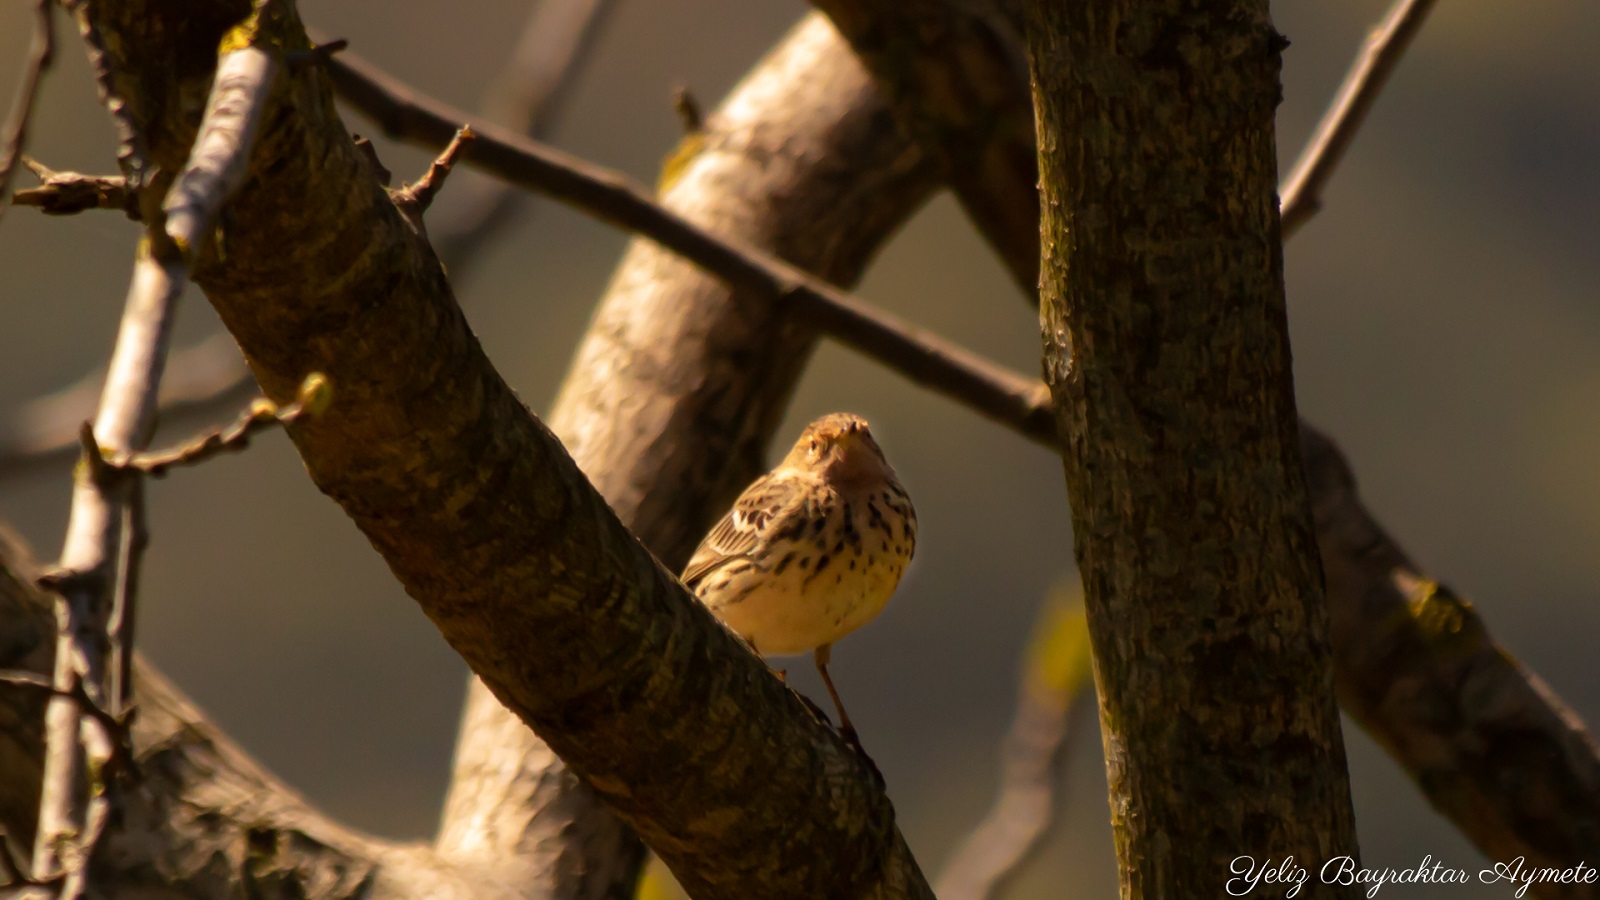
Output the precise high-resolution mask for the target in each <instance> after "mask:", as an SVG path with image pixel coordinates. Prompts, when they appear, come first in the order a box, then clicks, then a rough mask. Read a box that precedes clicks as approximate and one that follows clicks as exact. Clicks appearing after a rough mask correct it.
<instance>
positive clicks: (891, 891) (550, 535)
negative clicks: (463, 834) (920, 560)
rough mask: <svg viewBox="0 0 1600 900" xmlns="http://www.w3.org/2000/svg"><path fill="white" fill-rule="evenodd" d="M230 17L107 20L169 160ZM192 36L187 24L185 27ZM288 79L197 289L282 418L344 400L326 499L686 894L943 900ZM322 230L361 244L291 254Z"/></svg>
mask: <svg viewBox="0 0 1600 900" xmlns="http://www.w3.org/2000/svg"><path fill="white" fill-rule="evenodd" d="M213 6H214V5H199V4H192V3H174V2H159V0H152V2H150V3H148V4H119V5H116V6H115V7H114V8H107V7H94V8H92V9H91V10H90V14H91V16H93V17H94V18H96V20H97V23H98V25H99V26H100V28H101V29H102V31H103V33H105V34H106V35H107V36H108V37H110V36H112V35H115V36H116V40H114V41H113V40H107V42H106V44H107V46H108V47H117V48H129V50H128V51H124V55H122V56H119V57H117V58H115V59H114V60H113V66H114V68H115V69H116V70H117V75H118V79H117V80H118V81H120V83H123V84H125V85H127V86H128V87H127V93H126V96H125V100H126V103H127V108H128V110H129V112H130V115H131V117H132V120H133V121H134V122H135V123H137V124H138V125H139V126H140V131H141V133H142V134H144V135H145V136H146V139H147V140H148V142H149V147H150V153H151V161H152V162H153V163H154V164H156V165H161V166H163V167H165V166H167V165H170V164H171V163H170V160H171V158H172V157H173V156H174V155H175V154H176V153H177V152H178V149H179V147H180V146H181V145H180V144H178V143H176V142H175V141H172V140H171V139H170V138H169V135H177V134H182V133H183V126H182V125H181V123H178V122H174V121H172V120H170V119H167V118H165V116H170V115H176V114H178V111H179V110H181V108H182V104H180V103H177V102H175V100H174V98H173V97H172V96H169V95H167V94H166V93H164V91H166V90H168V89H175V90H181V89H182V87H181V81H178V82H175V81H174V80H173V79H171V78H169V77H167V76H166V75H165V74H164V73H162V72H160V71H153V69H154V68H156V67H158V66H159V64H158V63H157V62H156V61H157V60H168V59H172V58H175V57H183V56H185V55H188V56H192V53H189V54H185V53H183V52H180V49H179V47H177V46H174V45H173V44H172V43H170V42H172V41H174V40H179V41H184V40H188V41H201V40H203V39H204V27H205V23H206V22H207V21H209V20H210V19H212V18H213V17H223V16H226V15H227V13H228V12H229V10H228V9H227V8H223V9H215V8H213ZM275 9H276V7H275ZM286 14H288V15H292V14H293V13H292V10H288V11H287V12H286ZM174 16H187V18H185V19H184V21H185V26H186V27H185V28H184V29H183V30H181V31H180V30H177V29H171V28H168V27H167V25H168V24H169V23H170V22H171V21H172V18H173V17H174ZM275 28H276V25H274V29H275ZM271 33H272V39H273V40H276V41H278V42H280V45H282V46H288V47H291V48H293V47H298V46H304V45H305V44H306V43H307V42H306V41H305V40H304V38H303V36H301V35H299V34H297V33H296V32H295V31H294V30H292V29H291V30H286V31H281V32H280V31H275V30H273V31H272V32H271ZM133 48H137V52H136V53H135V52H130V51H131V50H132V49H133ZM339 61H340V60H338V59H335V60H333V61H332V63H334V64H337V63H338V62H339ZM180 74H186V77H193V78H199V77H203V76H204V73H203V72H193V73H180ZM291 74H292V77H287V78H284V79H281V80H280V81H281V89H280V91H279V92H278V96H277V100H276V102H277V103H279V104H281V107H280V109H281V110H282V114H279V115H274V116H273V117H272V119H271V127H270V128H269V129H267V130H266V132H265V133H264V135H263V138H262V141H261V143H260V145H259V149H258V153H257V158H256V159H255V160H254V163H253V165H254V166H255V168H254V169H253V172H254V174H255V177H254V178H252V179H251V180H250V182H249V183H248V184H247V186H246V188H245V189H244V190H243V191H241V192H240V194H239V195H238V197H237V198H236V200H235V201H234V204H233V206H232V208H231V209H232V214H233V220H234V222H235V223H236V224H235V227H234V229H233V231H232V233H230V235H229V244H228V254H227V265H226V266H222V265H208V266H206V267H205V269H204V271H202V272H199V273H197V277H196V281H197V283H199V284H201V285H202V286H203V287H205V288H206V290H207V293H208V297H209V298H210V299H211V301H212V302H213V305H214V306H215V307H216V308H217V311H218V313H219V315H220V316H221V318H222V320H223V322H224V324H225V325H227V327H228V328H229V330H230V331H231V332H232V333H233V334H234V335H235V337H236V338H237V339H238V340H239V342H240V344H241V346H242V347H243V348H244V349H245V350H246V355H247V357H248V359H249V360H250V363H251V366H252V368H253V370H254V371H255V372H256V375H257V380H258V382H260V383H261V384H262V386H263V389H264V391H265V393H266V395H267V396H268V397H269V398H283V397H285V396H286V395H287V394H288V393H289V392H290V391H291V390H292V385H293V384H294V383H295V382H297V381H298V378H299V377H300V375H299V374H295V375H291V374H290V373H291V372H296V373H304V372H306V371H325V372H326V373H327V375H328V377H329V379H330V380H331V381H332V383H333V384H334V385H335V386H336V388H337V390H338V391H339V396H340V405H339V407H338V409H339V410H340V412H339V414H335V415H329V416H324V417H320V418H317V419H314V420H311V421H307V422H301V423H298V424H296V425H295V426H293V427H291V428H290V429H289V434H290V436H291V438H292V439H293V440H294V442H295V443H296V445H297V446H298V448H299V450H300V452H301V455H302V457H303V458H304V459H305V461H306V464H307V468H308V470H309V471H310V473H311V475H312V478H313V480H314V481H315V482H316V483H317V484H318V486H319V487H320V488H321V489H322V490H324V491H325V492H326V493H328V494H329V495H330V496H331V497H333V498H334V499H335V500H336V501H338V502H340V503H341V505H343V506H344V507H345V510H346V512H347V513H349V514H350V515H351V516H352V518H353V519H354V520H355V521H356V523H357V525H358V526H359V527H361V529H362V530H363V531H364V532H365V534H366V535H367V537H368V538H369V540H371V541H372V543H373V545H374V546H375V547H376V548H377V549H378V550H379V552H380V553H381V554H382V555H383V556H384V557H385V559H386V560H387V561H388V562H389V564H390V567H391V569H392V570H393V571H394V572H395V575H396V577H397V578H398V579H399V580H400V582H401V583H402V584H403V585H404V586H405V587H406V588H407V590H408V592H409V593H410V594H411V595H412V597H413V598H414V599H416V600H417V601H418V603H419V605H421V607H422V608H423V610H424V611H425V612H426V613H427V614H428V615H429V616H430V618H432V620H433V622H434V623H435V625H436V626H437V627H438V628H439V629H440V631H441V633H442V634H443V635H444V636H445V637H446V639H447V640H448V641H449V642H450V643H451V644H452V646H454V647H455V649H456V650H457V651H458V652H459V653H461V655H462V656H463V658H464V659H465V660H466V661H467V662H468V664H469V665H470V666H471V667H472V669H473V670H474V671H475V672H477V673H478V675H479V676H480V677H481V678H483V679H484V681H485V683H486V684H487V685H489V687H490V688H491V690H493V691H494V693H495V695H496V696H497V697H498V698H499V699H500V700H501V701H502V702H503V703H505V704H506V705H508V706H509V707H510V708H512V709H513V710H514V711H515V712H517V713H518V714H519V716H521V717H522V718H523V719H524V721H526V722H528V723H530V724H531V725H532V726H533V728H534V729H535V730H536V731H537V732H538V733H539V734H540V735H541V736H542V737H544V738H545V739H546V740H547V741H548V742H549V743H550V745H551V747H552V748H554V749H555V750H556V751H557V752H558V753H559V754H561V755H562V756H563V758H565V759H566V760H567V762H568V763H569V765H571V766H572V767H573V769H574V770H575V771H577V772H578V773H579V774H580V775H582V776H583V777H584V778H585V779H586V780H587V781H588V782H589V784H590V785H592V786H593V787H594V788H595V789H596V790H598V791H599V792H600V793H601V794H602V795H603V796H604V797H605V798H606V800H607V801H608V802H609V803H611V804H612V806H613V807H614V808H615V809H617V810H618V811H619V812H620V813H621V815H622V816H623V818H624V819H626V820H627V821H628V822H629V823H630V824H632V825H633V826H634V827H635V828H637V829H639V830H640V832H641V833H642V835H643V836H644V837H645V839H646V840H647V842H649V843H650V844H651V845H652V846H654V847H655V848H656V849H657V850H658V852H660V853H661V855H662V856H663V858H664V859H666V860H667V861H668V863H669V864H670V865H672V867H673V869H674V871H675V872H676V873H677V874H678V876H679V878H680V880H682V881H684V882H685V883H686V884H688V885H689V886H690V888H691V890H695V891H697V892H698V893H700V894H701V895H703V896H706V897H710V898H715V897H745V896H751V895H762V896H780V897H781V896H808V897H809V896H818V895H832V894H837V893H840V892H849V893H855V894H857V895H865V896H884V897H890V896H926V892H927V889H926V885H925V884H924V883H923V882H922V879H921V875H920V873H919V872H918V871H917V868H916V865H915V863H914V861H913V860H912V859H911V856H910V853H909V850H908V849H907V848H906V846H905V843H904V840H903V838H901V836H900V835H899V833H898V831H897V829H896V828H895V827H894V824H893V813H892V809H891V807H890V806H889V804H888V801H887V800H886V798H884V796H883V794H882V793H881V791H880V789H879V788H878V786H877V785H876V784H874V783H873V781H872V779H871V777H870V774H869V773H868V772H867V771H866V770H865V768H864V767H863V766H862V765H861V764H860V762H859V760H858V759H857V758H856V757H855V756H854V755H853V754H852V753H851V752H850V751H849V750H848V749H847V748H845V747H844V746H843V744H842V743H841V742H840V741H839V740H838V739H837V736H836V735H834V734H833V733H832V731H831V730H829V729H828V728H827V727H826V726H825V725H824V724H823V723H822V722H819V721H817V720H816V719H814V718H813V717H812V716H811V714H810V712H809V710H808V709H807V708H806V707H805V705H804V704H803V703H801V702H800V701H799V700H798V699H797V698H796V697H795V696H794V695H793V693H792V692H791V691H789V690H788V689H787V688H786V687H785V686H784V685H782V684H781V683H779V682H777V681H776V679H773V678H771V677H770V676H769V675H768V674H767V671H766V669H765V667H764V666H763V665H762V664H761V663H760V661H759V660H757V659H755V658H754V657H753V656H751V655H750V654H749V653H748V652H747V651H746V650H745V649H744V648H743V647H742V645H741V644H740V642H739V641H738V640H737V639H736V638H734V637H733V636H732V635H730V634H729V633H728V632H727V631H726V630H725V629H723V628H721V627H720V625H718V623H716V622H715V620H714V619H712V618H711V616H710V614H709V613H707V612H706V611H705V610H704V608H703V607H701V606H700V605H699V604H697V603H696V602H695V601H694V599H693V598H692V597H691V596H690V595H688V594H687V592H685V591H684V590H683V589H682V587H681V585H679V584H678V583H677V580H676V579H675V578H674V577H673V576H672V575H671V573H669V572H667V571H666V570H665V569H663V568H662V567H661V566H660V565H659V563H657V562H656V561H655V559H654V558H653V557H652V556H651V555H650V554H649V553H648V552H646V551H645V550H644V548H643V547H641V546H640V545H639V544H638V542H637V541H636V540H635V539H634V538H633V536H632V535H631V534H629V533H628V532H627V531H626V530H625V529H624V528H623V527H622V525H621V523H620V522H619V521H618V520H617V519H616V517H615V515H614V514H613V513H612V512H611V511H610V509H609V508H607V507H606V505H605V503H604V501H603V500H602V499H601V497H600V496H599V495H598V494H596V493H595V492H594V490H593V488H592V486H591V485H590V484H589V483H588V482H587V481H586V480H585V479H584V477H583V475H582V473H581V472H580V471H579V470H578V469H577V467H576V466H575V465H574V463H573V462H572V460H571V459H570V458H569V457H568V456H567V455H566V453H565V451H564V450H563V449H562V447H561V446H560V445H559V444H558V443H557V442H556V441H555V440H554V438H553V436H551V435H550V433H549V432H548V431H546V430H545V429H544V428H543V427H542V426H541V425H540V424H539V423H538V422H537V421H536V420H535V419H534V418H533V417H532V416H531V415H530V414H529V413H528V412H527V410H526V408H525V407H524V406H523V405H522V404H521V402H520V401H519V400H518V399H517V398H516V396H515V394H514V393H513V392H512V391H511V390H510V388H509V387H507V386H506V385H505V383H504V382H503V381H502V380H501V379H500V378H499V376H498V375H497V374H496V373H495V372H494V370H493V368H492V367H491V366H490V365H489V363H488V360H487V359H486V358H485V357H484V356H483V352H482V349H481V347H480V346H479V345H478V343H477V341H476V340H475V339H474V338H473V337H472V335H471V332H470V330H469V329H468V328H467V325H466V322H465V320H464V318H463V317H462V315H461V313H460V310H459V308H458V307H457V306H456V304H455V302H454V299H453V297H452V296H451V293H450V290H449V287H448V284H447V283H446V282H445V280H444V278H443V273H442V271H441V270H440V268H439V266H438V263H437V261H436V260H435V259H434V257H433V255H432V254H431V252H430V251H429V249H428V247H427V245H426V244H425V243H424V241H423V239H422V238H421V236H420V235H418V234H417V233H416V232H415V231H414V230H413V229H411V228H409V227H407V225H406V223H405V222H404V221H403V220H402V218H401V216H400V214H399V212H398V211H397V210H396V209H395V207H394V205H393V204H392V202H390V200H389V198H388V197H387V195H386V194H385V193H384V191H383V189H382V188H381V186H380V185H378V184H376V183H375V182H374V181H373V180H372V178H371V174H370V170H369V169H368V167H367V165H366V162H365V160H364V159H362V157H361V156H360V154H359V152H358V151H357V150H356V148H355V147H354V145H353V144H351V143H350V141H349V139H348V136H347V132H346V131H345V129H344V126H343V124H342V123H341V122H339V120H338V119H337V118H336V117H334V116H333V115H332V114H331V107H330V106H329V105H328V104H327V103H326V93H325V92H326V82H325V81H323V80H322V79H321V77H320V68H319V67H316V66H311V67H306V68H305V69H303V70H302V71H299V72H295V73H291ZM151 91H154V92H156V93H155V94H149V93H147V92H151ZM485 144H487V142H484V143H482V144H480V145H479V147H480V148H482V149H480V150H478V151H475V152H476V153H478V154H479V156H480V157H481V156H484V155H488V153H489V149H490V148H489V147H486V146H485ZM312 160H315V161H316V162H315V165H313V164H311V161H312ZM313 222H315V223H316V227H317V228H318V229H320V230H321V231H322V232H324V233H330V234H342V235H346V236H347V239H344V240H334V241H327V242H306V241H297V240H291V239H290V237H291V236H293V235H303V234H305V233H306V232H307V229H308V228H310V227H311V225H312V223H313ZM358 236H359V237H358ZM374 296H382V297H383V298H384V302H383V303H382V304H374V303H372V302H371V298H372V297H374ZM336 324H337V326H338V327H334V326H335V325H336ZM324 364H325V365H324ZM510 498H515V499H510ZM508 500H509V502H508ZM556 559H559V560H560V565H559V566H557V565H554V564H553V563H552V560H556ZM708 748H720V749H718V750H716V751H715V755H713V756H710V757H708V756H706V755H705V754H706V753H707V751H708ZM818 785H825V786H826V788H825V789H824V792H823V793H822V794H821V795H820V796H819V792H818ZM801 823H804V825H803V826H802V825H801Z"/></svg>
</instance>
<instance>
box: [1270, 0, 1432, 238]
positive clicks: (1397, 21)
mask: <svg viewBox="0 0 1600 900" xmlns="http://www.w3.org/2000/svg"><path fill="white" fill-rule="evenodd" d="M1432 8H1433V0H1395V4H1394V6H1392V7H1390V8H1389V13H1388V14H1387V15H1386V16H1384V18H1383V21H1382V22H1380V23H1379V24H1378V26H1377V27H1376V28H1374V29H1373V30H1372V33H1371V34H1368V35H1367V40H1366V43H1365V44H1364V45H1363V46H1362V48H1361V55H1360V56H1359V57H1357V58H1356V63H1355V65H1354V66H1352V67H1351V69H1350V71H1349V72H1347V73H1346V74H1345V76H1344V83H1343V84H1341V85H1340V86H1339V93H1338V95H1337V96H1336V97H1335V98H1334V101H1333V105H1332V106H1330V107H1329V108H1328V111H1327V112H1326V113H1324V114H1323V116H1322V121H1320V122H1318V123H1317V130H1316V131H1315V132H1313V133H1312V135H1311V141H1310V143H1308V144H1307V145H1306V148H1305V149H1304V150H1302V151H1301V152H1300V159H1299V160H1298V161H1297V162H1295V165H1294V170H1293V171H1292V172H1291V173H1290V175H1289V178H1288V180H1287V181H1285V182H1284V187H1283V188H1282V189H1281V190H1280V193H1281V194H1282V201H1281V203H1282V207H1281V208H1282V212H1281V215H1282V217H1283V237H1284V240H1288V239H1289V238H1290V237H1291V236H1293V235H1294V233H1295V232H1296V231H1299V230H1300V226H1301V225H1304V224H1305V223H1306V222H1308V221H1310V219H1311V217H1312V216H1314V215H1316V214H1317V211H1318V210H1320V209H1321V208H1322V189H1323V187H1325V186H1326V185H1327V183H1328V179H1330V178H1332V177H1333V172H1334V169H1336V168H1338V166H1339V161H1340V160H1342V159H1344V152H1345V151H1346V150H1348V149H1349V148H1350V144H1351V142H1352V141H1354V140H1355V137H1356V132H1357V131H1359V130H1360V129H1361V123H1362V122H1364V121H1366V118H1367V112H1368V111H1369V110H1370V109H1372V104H1373V103H1375V102H1376V101H1377V99H1378V94H1379V93H1380V92H1381V91H1382V90H1383V86H1384V85H1385V84H1387V83H1388V82H1389V76H1390V75H1391V74H1393V73H1394V70H1395V67H1396V66H1398V65H1399V64H1400V58H1401V57H1402V56H1404V55H1405V52H1406V48H1408V47H1410V46H1411V39H1412V38H1414V37H1416V36H1417V32H1419V31H1421V30H1422V22H1423V20H1424V19H1426V18H1427V16H1428V11H1429V10H1431V9H1432Z"/></svg>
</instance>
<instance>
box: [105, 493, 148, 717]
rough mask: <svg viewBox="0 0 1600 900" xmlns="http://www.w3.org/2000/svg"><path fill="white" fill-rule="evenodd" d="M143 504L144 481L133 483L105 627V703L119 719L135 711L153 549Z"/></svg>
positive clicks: (124, 513)
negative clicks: (137, 652) (138, 638)
mask: <svg viewBox="0 0 1600 900" xmlns="http://www.w3.org/2000/svg"><path fill="white" fill-rule="evenodd" d="M144 504H145V490H144V479H143V478H133V479H130V480H129V484H128V502H127V504H126V505H125V506H124V507H123V509H122V523H121V526H122V527H121V532H122V545H121V547H120V548H119V552H118V555H117V568H116V571H117V588H116V592H115V593H114V594H113V595H112V598H111V621H110V623H109V624H108V625H107V627H106V638H107V641H108V643H109V644H110V657H111V659H110V665H109V666H108V667H107V676H108V678H109V679H110V684H109V688H108V689H107V691H106V703H107V704H108V705H109V707H110V710H111V714H112V715H114V716H117V717H119V718H120V717H122V716H123V715H126V714H127V712H128V711H129V710H130V709H132V708H133V646H134V637H135V634H136V628H135V626H136V625H137V624H138V611H139V602H138V601H139V584H140V577H141V575H142V573H143V571H144V552H145V550H146V549H148V548H149V546H150V530H149V524H148V522H147V521H146V519H145V506H144Z"/></svg>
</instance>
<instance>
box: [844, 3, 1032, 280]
mask: <svg viewBox="0 0 1600 900" xmlns="http://www.w3.org/2000/svg"><path fill="white" fill-rule="evenodd" d="M812 5H813V6H815V7H817V8H818V9H820V10H822V11H823V12H825V13H827V14H828V17H829V18H830V19H832V20H833V22H834V25H835V26H836V27H837V28H838V29H839V33H840V34H842V35H843V36H844V38H845V39H846V40H848V41H849V42H850V46H851V47H853V48H854V49H855V51H856V53H857V54H859V55H860V56H861V60H862V62H863V63H864V64H865V65H866V66H867V68H868V69H869V70H870V71H871V72H872V75H873V77H874V78H876V79H877V81H878V85H879V87H880V89H881V90H882V91H883V92H884V94H885V95H886V96H887V97H888V98H889V102H890V104H891V106H892V107H893V109H894V113H895V118H896V119H897V120H898V121H899V122H900V123H901V126H902V127H903V128H905V129H906V131H907V132H908V133H909V134H911V135H912V136H914V137H915V138H916V139H917V142H918V143H919V144H920V145H921V146H922V149H923V151H924V152H926V153H928V154H929V155H930V156H932V157H933V158H934V159H935V160H936V161H937V162H938V164H939V167H940V171H941V173H942V174H943V175H944V177H945V179H946V181H947V182H948V183H949V185H950V188H951V190H953V191H955V194H956V197H957V198H958V199H960V201H961V205H962V207H963V208H964V209H965V210H966V211H967V215H968V216H970V217H971V218H972V221H973V222H974V223H975V224H976V225H977V226H978V230H979V232H980V233H982V234H983V236H984V237H985V238H986V239H987V240H988V241H989V242H990V244H991V246H993V247H994V249H995V250H996V252H997V253H998V254H999V255H1000V258H1001V259H1002V260H1004V261H1005V262H1006V264H1007V265H1008V267H1009V268H1010V271H1011V276H1012V278H1014V279H1016V282H1017V284H1018V286H1020V287H1021V288H1022V291H1023V293H1024V295H1026V296H1027V297H1029V298H1030V299H1032V298H1034V297H1036V296H1037V291H1036V288H1037V286H1038V283H1039V260H1038V258H1037V255H1036V254H1035V255H1030V256H1025V257H1019V256H1015V255H1011V254H1008V253H1006V252H1005V248H1006V247H1008V246H1013V245H1016V244H1018V243H1032V242H1033V241H1034V240H1035V238H1036V237H1037V235H1038V225H1039V213H1038V209H1039V195H1038V191H1037V190H1036V189H1035V187H1034V181H1035V177H1036V174H1037V173H1036V171H1035V168H1034V167H1035V165H1036V157H1035V153H1034V139H1033V107H1032V105H1031V104H1030V103H1029V102H1028V97H1027V94H1026V93H1025V92H1022V91H1018V90H1016V89H1015V85H1017V84H1018V83H1020V82H1021V81H1022V80H1023V79H1024V78H1025V77H1026V76H1027V61H1026V60H1025V59H1024V58H1023V54H1022V47H1021V41H1020V35H1019V34H1018V33H1017V30H1016V29H1015V28H1014V27H1013V23H1012V22H1010V21H1009V20H1008V18H1007V17H1006V16H1005V15H1002V13H1001V10H1000V9H998V8H997V7H998V4H983V3H964V2H955V0H812ZM1019 175H1020V176H1022V177H1018V176H1019Z"/></svg>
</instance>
